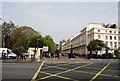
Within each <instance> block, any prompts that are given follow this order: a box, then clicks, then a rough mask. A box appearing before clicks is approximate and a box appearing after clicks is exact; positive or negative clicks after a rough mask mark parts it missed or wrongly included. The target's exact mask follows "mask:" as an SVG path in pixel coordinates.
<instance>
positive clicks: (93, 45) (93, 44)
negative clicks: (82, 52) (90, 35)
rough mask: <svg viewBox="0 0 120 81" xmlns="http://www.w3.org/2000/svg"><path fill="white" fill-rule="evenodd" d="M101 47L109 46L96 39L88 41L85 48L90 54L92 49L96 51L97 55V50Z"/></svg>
mask: <svg viewBox="0 0 120 81" xmlns="http://www.w3.org/2000/svg"><path fill="white" fill-rule="evenodd" d="M102 48H106V49H109V47H107V46H106V44H105V43H104V42H103V41H101V40H98V39H96V40H92V41H90V42H89V44H88V46H87V49H88V51H90V54H92V52H93V51H94V52H95V53H96V55H97V53H98V51H101V50H102Z"/></svg>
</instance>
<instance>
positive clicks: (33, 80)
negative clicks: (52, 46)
mask: <svg viewBox="0 0 120 81" xmlns="http://www.w3.org/2000/svg"><path fill="white" fill-rule="evenodd" d="M45 61H46V60H44V61H43V62H42V64H41V65H40V67H39V68H38V70H37V72H36V73H35V74H34V76H33V77H32V80H31V81H35V79H36V77H37V76H38V74H39V72H40V70H41V68H42V66H43V64H44V63H45Z"/></svg>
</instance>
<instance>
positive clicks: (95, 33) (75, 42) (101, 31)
mask: <svg viewBox="0 0 120 81" xmlns="http://www.w3.org/2000/svg"><path fill="white" fill-rule="evenodd" d="M93 39H99V40H102V41H104V43H106V44H107V46H108V47H110V50H109V52H111V53H114V50H116V49H120V29H119V28H117V27H116V25H115V24H111V25H110V24H109V25H104V24H101V23H89V24H88V26H87V27H85V28H84V29H82V30H81V31H80V33H78V34H77V35H75V36H73V37H71V38H70V39H68V40H67V41H66V42H65V43H63V45H62V52H63V53H71V51H72V53H76V54H89V52H88V50H87V45H88V43H89V42H90V41H91V40H93ZM103 53H104V52H103V51H102V52H99V54H103Z"/></svg>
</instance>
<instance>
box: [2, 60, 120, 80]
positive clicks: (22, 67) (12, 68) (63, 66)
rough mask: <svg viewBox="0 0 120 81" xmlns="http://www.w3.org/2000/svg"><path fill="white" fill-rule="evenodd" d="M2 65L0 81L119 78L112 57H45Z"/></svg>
mask: <svg viewBox="0 0 120 81" xmlns="http://www.w3.org/2000/svg"><path fill="white" fill-rule="evenodd" d="M52 61H53V62H52ZM59 61H61V62H59ZM58 62H59V63H58ZM2 67H3V70H2V71H3V73H2V78H3V80H2V81H35V80H36V81H56V80H57V81H99V80H100V81H118V80H120V75H119V71H120V68H119V61H118V60H113V59H112V60H105V59H104V60H78V59H77V60H76V59H71V60H68V61H62V60H59V59H47V60H43V62H41V63H4V64H2ZM32 79H35V80H32Z"/></svg>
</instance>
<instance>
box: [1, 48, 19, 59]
mask: <svg viewBox="0 0 120 81" xmlns="http://www.w3.org/2000/svg"><path fill="white" fill-rule="evenodd" d="M3 50H4V54H5V57H6V58H7V59H10V58H16V57H17V55H16V54H15V53H13V52H12V51H11V50H10V49H8V48H0V58H1V59H2V58H3V55H2V52H3Z"/></svg>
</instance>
